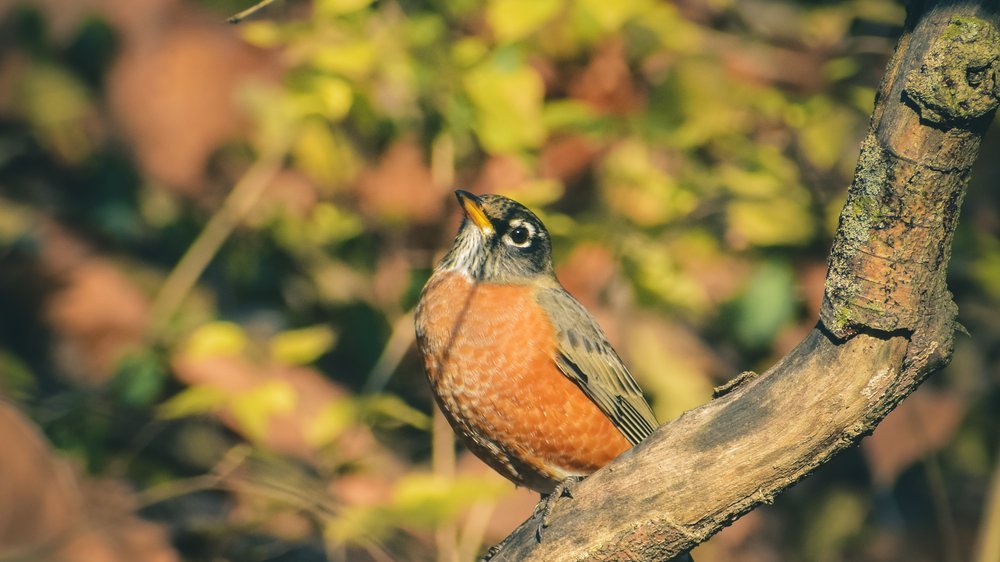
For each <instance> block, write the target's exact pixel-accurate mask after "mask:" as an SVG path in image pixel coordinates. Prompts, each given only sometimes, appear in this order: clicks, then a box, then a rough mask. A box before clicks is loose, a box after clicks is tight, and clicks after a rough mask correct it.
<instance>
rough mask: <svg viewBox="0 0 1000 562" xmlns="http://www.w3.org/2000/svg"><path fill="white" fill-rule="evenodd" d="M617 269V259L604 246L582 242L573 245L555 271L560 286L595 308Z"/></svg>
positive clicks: (584, 303)
mask: <svg viewBox="0 0 1000 562" xmlns="http://www.w3.org/2000/svg"><path fill="white" fill-rule="evenodd" d="M617 271H618V262H617V261H616V260H615V257H614V256H613V255H611V252H610V251H609V250H608V249H607V248H605V247H604V246H601V245H598V244H593V243H586V242H585V243H582V244H579V245H578V246H576V247H575V248H573V251H572V252H570V254H569V256H567V257H566V259H565V260H563V261H562V263H560V264H559V267H558V268H557V269H556V272H557V273H558V276H559V281H560V282H561V283H562V284H563V287H565V288H566V290H567V291H569V293H570V294H571V295H573V296H574V297H576V299H577V300H578V301H580V302H581V303H582V304H583V305H584V307H586V308H588V309H596V308H597V307H598V303H599V300H600V299H599V297H600V294H601V292H602V291H603V290H605V289H606V288H607V286H608V284H609V283H611V280H612V278H613V277H614V275H615V273H616V272H617Z"/></svg>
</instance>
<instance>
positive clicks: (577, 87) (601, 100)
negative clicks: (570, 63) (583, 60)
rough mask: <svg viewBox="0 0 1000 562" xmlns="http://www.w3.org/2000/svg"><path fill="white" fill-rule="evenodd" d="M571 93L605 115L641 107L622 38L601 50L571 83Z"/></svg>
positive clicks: (640, 98)
mask: <svg viewBox="0 0 1000 562" xmlns="http://www.w3.org/2000/svg"><path fill="white" fill-rule="evenodd" d="M569 93H570V95H571V96H572V97H574V98H577V99H580V100H583V101H585V102H587V103H588V104H590V105H591V106H593V107H594V108H595V109H597V110H599V111H603V112H606V113H613V114H623V113H629V112H631V111H635V110H637V109H639V108H640V107H641V106H642V104H643V101H644V100H643V98H642V95H641V94H640V93H639V91H638V90H637V89H636V87H635V83H634V80H633V78H632V70H631V69H630V68H629V67H628V61H626V60H625V42H624V41H623V40H622V39H621V37H615V38H614V39H612V40H610V41H608V42H607V43H605V44H604V45H601V46H600V47H598V49H597V51H596V52H595V53H594V58H593V59H591V61H590V64H588V65H587V67H586V68H585V69H584V70H583V72H581V73H580V74H579V75H577V76H576V77H575V78H573V80H572V82H570V86H569Z"/></svg>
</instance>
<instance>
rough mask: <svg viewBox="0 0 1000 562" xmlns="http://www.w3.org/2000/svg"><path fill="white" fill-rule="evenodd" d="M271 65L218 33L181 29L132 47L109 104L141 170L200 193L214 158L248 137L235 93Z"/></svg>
mask: <svg viewBox="0 0 1000 562" xmlns="http://www.w3.org/2000/svg"><path fill="white" fill-rule="evenodd" d="M268 64H269V59H268V57H267V56H266V55H265V54H264V53H263V52H261V51H258V50H256V49H253V48H251V47H249V46H247V45H246V44H245V43H243V42H242V41H240V40H239V39H237V38H236V36H235V34H234V33H232V32H227V31H226V30H225V28H223V27H219V26H214V25H177V26H174V27H168V28H167V29H165V30H159V31H158V32H156V33H150V34H148V35H147V36H143V37H142V38H141V39H140V40H137V41H136V42H134V43H130V44H128V48H127V49H125V51H124V52H123V53H122V54H121V56H119V57H118V58H117V59H116V62H115V64H114V66H113V67H112V69H111V72H110V74H109V76H108V97H109V100H110V107H111V110H112V112H113V113H114V115H115V117H116V118H117V119H118V121H119V122H120V123H121V126H122V129H123V130H124V132H125V134H126V135H127V136H128V137H129V140H130V145H131V147H132V149H133V150H134V152H135V154H136V157H137V158H138V160H139V163H140V164H141V165H142V167H143V168H144V170H145V171H146V172H147V173H148V174H150V175H152V176H154V177H155V178H157V179H159V180H160V181H161V182H164V183H165V184H166V185H167V187H169V188H173V189H176V190H178V191H180V192H182V193H186V194H189V195H191V194H195V193H197V192H198V191H199V190H200V189H201V187H202V184H203V182H204V173H205V165H206V163H207V161H208V158H209V156H210V155H211V154H212V152H213V151H214V150H216V148H218V146H219V145H220V144H221V143H222V142H223V141H225V140H227V139H230V138H235V137H236V136H237V135H238V134H239V133H240V132H241V131H242V129H243V121H244V116H243V115H242V113H241V111H240V109H239V104H238V103H236V102H237V96H236V94H237V92H238V91H239V89H240V88H241V87H242V85H243V84H245V83H247V82H248V81H249V80H250V79H256V80H262V79H264V78H265V76H266V74H267V72H266V70H267V67H268Z"/></svg>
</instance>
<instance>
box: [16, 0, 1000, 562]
mask: <svg viewBox="0 0 1000 562" xmlns="http://www.w3.org/2000/svg"><path fill="white" fill-rule="evenodd" d="M246 7H247V5H246V3H244V2H236V1H235V0H160V1H158V2H152V1H150V2H125V1H124V0H121V1H114V0H112V1H101V2H98V1H97V0H84V1H82V2H74V3H70V4H66V3H63V2H59V1H58V0H37V1H34V2H30V3H24V4H21V3H18V2H14V3H6V4H5V5H4V6H3V7H0V392H2V395H3V396H4V397H5V399H7V400H10V401H13V402H14V403H16V404H17V405H18V406H19V407H20V408H21V409H22V410H23V411H25V412H26V413H27V414H28V415H29V416H30V417H31V419H32V420H33V421H34V422H35V423H37V424H38V425H39V426H40V427H41V428H42V430H43V431H44V432H45V434H46V436H47V437H48V438H49V440H50V441H51V442H52V443H53V444H54V446H55V447H56V448H57V449H58V450H59V451H60V453H62V454H64V455H66V456H68V457H69V458H73V459H76V460H77V461H79V464H80V465H81V466H83V467H85V471H86V472H87V473H88V474H89V475H90V476H92V477H101V478H110V479H118V480H121V481H124V482H127V483H129V484H130V485H131V486H132V487H133V488H134V489H135V490H137V491H138V492H137V493H138V497H139V499H140V502H139V504H140V506H141V507H142V508H143V510H142V514H143V515H144V516H145V517H147V518H149V519H152V520H154V521H158V522H160V523H162V524H163V525H164V526H165V528H166V529H168V530H169V532H170V534H171V537H172V539H173V546H174V548H175V549H176V551H177V552H178V553H179V555H180V556H182V557H183V558H185V559H190V560H219V559H236V560H250V559H268V560H288V561H293V560H321V559H324V558H327V559H331V560H348V559H350V560H379V561H381V560H392V559H407V560H430V559H437V560H453V559H464V558H471V557H472V556H473V555H474V554H475V553H477V552H480V551H481V549H482V548H483V547H485V546H486V545H488V544H490V543H492V542H495V541H496V540H498V539H499V538H501V537H502V536H504V535H506V533H507V532H508V531H510V530H511V529H512V528H513V527H514V526H515V525H516V523H517V522H518V521H519V520H520V519H521V518H523V517H525V516H527V515H528V513H530V509H531V507H532V505H533V495H532V494H530V493H527V492H525V491H524V490H520V491H515V490H514V489H513V488H512V486H510V485H509V484H507V483H505V481H503V480H502V479H501V478H500V477H499V476H497V475H495V474H493V473H492V472H491V471H489V470H488V469H487V468H485V467H484V466H482V465H481V464H480V463H478V461H476V460H475V459H473V458H471V457H470V456H469V455H468V454H467V453H465V452H463V451H461V450H460V449H459V450H458V460H457V462H453V461H451V460H450V458H451V456H450V455H451V454H452V453H453V452H454V451H452V450H451V449H450V448H449V447H448V446H447V444H446V443H448V442H449V441H448V439H449V436H448V435H443V436H442V435H436V436H435V435H434V431H435V430H434V429H433V428H434V427H437V426H436V425H435V424H434V423H432V416H433V408H434V406H433V404H432V400H431V398H430V395H429V393H428V389H427V388H426V383H425V382H424V380H423V374H422V372H421V367H420V363H419V360H418V358H417V357H415V355H414V351H413V349H412V345H411V344H412V337H413V334H412V318H411V316H410V314H409V312H410V310H411V309H412V307H413V305H414V304H415V302H416V300H417V298H418V295H419V291H420V288H421V287H422V285H423V283H424V281H425V280H426V278H427V276H428V275H429V270H430V268H431V267H432V265H433V263H434V260H435V259H436V258H437V257H438V256H439V255H440V253H441V251H442V250H443V249H444V248H445V247H446V246H447V245H448V243H449V240H450V237H451V235H452V234H453V233H454V230H455V227H456V225H457V220H458V213H457V210H456V208H455V205H454V203H453V199H451V195H450V190H451V189H454V188H458V187H462V188H468V189H471V190H472V191H475V192H480V193H482V192H500V193H504V194H507V195H510V196H512V197H515V198H516V199H518V200H520V201H522V202H524V203H526V204H528V205H530V206H532V207H533V208H534V209H535V210H536V211H538V213H539V214H540V216H541V217H542V218H543V220H544V221H545V222H546V224H547V225H548V226H549V227H550V230H551V231H552V234H553V237H554V248H555V254H556V260H557V267H558V270H559V275H560V278H561V280H562V281H563V283H564V284H565V285H566V287H567V288H568V289H569V290H570V291H571V292H572V293H573V294H574V295H576V296H577V297H578V298H579V299H580V300H581V301H582V302H583V303H584V304H585V305H586V306H587V307H588V308H589V309H590V310H592V311H593V312H594V313H595V314H596V316H597V317H598V318H599V320H600V321H601V323H602V325H604V327H605V328H606V330H607V331H608V332H609V335H610V337H611V339H612V340H613V342H614V343H615V345H616V347H617V348H618V349H619V350H620V351H621V353H622V355H623V356H624V357H625V358H626V362H627V363H628V364H630V365H633V366H634V371H635V374H636V376H637V377H638V378H639V379H640V382H641V383H642V385H643V387H644V388H646V389H647V391H648V392H649V397H650V399H651V401H652V403H653V404H654V407H655V409H656V411H657V413H658V415H659V416H660V417H661V418H662V419H663V420H664V421H666V420H668V419H670V418H673V417H676V416H677V415H679V414H680V413H682V412H683V411H684V410H686V409H690V408H692V407H694V406H696V405H698V404H700V403H703V402H705V401H706V400H708V399H709V396H710V393H711V388H712V387H713V386H714V385H717V384H720V383H722V382H724V381H725V380H727V379H729V378H731V377H732V376H734V375H735V374H736V373H739V372H740V371H742V370H745V369H765V368H767V366H769V365H770V364H772V363H773V362H774V361H775V360H776V359H777V358H779V357H780V356H781V355H783V354H784V353H785V352H787V351H788V350H789V349H790V348H791V347H792V346H794V345H795V344H796V343H797V342H798V340H799V339H800V338H801V337H802V336H803V335H804V334H805V333H806V332H807V331H808V330H809V329H810V328H811V327H812V325H813V324H814V322H815V319H816V318H817V312H818V307H819V302H820V298H821V294H822V284H823V277H824V273H825V259H826V252H827V250H828V247H829V242H830V237H831V235H832V233H833V230H834V228H835V226H836V217H837V214H838V212H839V209H840V205H841V203H842V201H843V199H844V192H845V189H846V187H847V185H848V184H849V181H850V177H851V173H852V171H853V168H854V165H855V162H856V158H857V153H858V146H859V141H860V139H861V138H862V136H863V133H864V130H865V127H866V125H867V120H868V115H869V112H870V110H871V108H872V107H873V98H874V88H875V87H876V85H877V83H878V80H879V79H880V77H881V73H882V71H883V68H884V66H885V64H886V62H887V60H888V56H889V54H890V53H891V49H892V46H893V43H894V41H895V38H896V37H897V36H898V34H899V32H900V30H901V24H902V21H903V19H904V15H905V14H904V10H903V8H902V7H901V6H900V5H898V4H896V3H895V2H892V1H889V0H863V1H862V0H855V1H843V2H818V3H817V2H804V1H798V2H796V1H792V0H787V1H782V0H748V1H743V2H733V1H731V0H679V1H678V2H675V3H664V2H658V1H655V0H619V1H617V2H607V1H598V0H488V1H486V2H472V1H470V0H455V1H449V2H444V1H440V0H392V1H383V0H314V1H313V2H306V1H303V0H288V1H287V2H277V3H274V4H272V5H271V6H270V7H268V8H267V9H266V10H264V11H263V12H262V13H260V14H258V15H257V16H255V17H254V18H252V19H251V20H250V21H247V22H245V23H244V24H241V25H240V26H238V27H231V26H225V25H224V24H222V23H221V22H222V20H223V19H224V18H225V17H227V16H229V15H231V14H233V13H235V12H237V11H239V10H242V9H243V8H246ZM994 132H995V131H994ZM998 143H1000V141H998V140H997V136H996V135H994V136H992V137H990V138H988V139H987V141H986V144H985V145H984V149H983V152H984V154H990V153H996V150H997V149H998ZM982 160H983V162H981V163H980V165H979V167H978V168H977V169H976V170H975V172H974V174H973V185H972V186H971V189H970V193H969V196H968V199H967V201H966V204H965V209H964V211H963V213H964V214H963V221H962V223H961V226H960V230H959V233H958V236H957V239H956V244H955V252H954V260H953V265H952V268H951V272H950V274H951V286H952V288H953V291H954V292H955V295H956V300H957V301H958V303H959V306H960V310H961V317H960V320H961V322H962V323H963V324H964V325H965V326H967V327H968V329H969V331H970V332H971V333H972V334H973V335H974V337H973V338H972V339H971V340H970V339H964V340H961V341H960V342H959V344H958V349H957V351H956V356H955V361H954V364H953V365H952V366H951V367H949V369H947V370H946V371H945V373H944V374H942V375H939V376H936V377H935V378H934V379H933V380H932V381H931V382H930V383H929V384H928V385H927V386H928V387H929V388H928V389H922V390H921V391H919V392H918V393H917V395H915V396H914V398H913V399H911V400H908V401H906V402H905V403H904V405H903V407H901V408H900V410H899V411H898V412H896V413H894V414H893V416H892V417H890V420H896V421H894V422H890V420H887V422H886V424H885V426H884V427H883V428H881V429H880V430H879V431H877V432H876V434H875V435H874V436H873V437H872V438H870V439H869V440H867V441H866V442H865V446H864V447H862V448H859V449H857V450H852V451H850V452H848V453H845V454H844V455H842V456H841V457H840V458H838V459H836V460H835V461H834V462H832V463H830V464H829V465H828V466H826V467H824V468H823V469H822V470H820V471H819V472H818V473H817V474H816V475H815V476H814V477H812V478H810V479H808V480H807V481H806V482H804V483H802V484H800V485H799V486H797V487H796V488H795V489H794V490H791V491H790V492H788V493H786V494H785V495H783V496H782V497H780V498H779V499H778V500H777V502H776V504H775V505H774V506H772V507H770V508H766V509H761V510H757V511H755V512H753V513H751V514H750V515H748V516H747V517H745V518H743V519H741V520H740V521H738V522H737V523H736V524H735V525H734V526H732V527H731V528H729V529H727V530H725V531H723V532H722V533H721V534H719V535H718V536H716V537H714V538H713V539H712V540H710V541H709V542H708V543H706V544H705V545H704V546H703V547H701V548H700V549H699V551H698V552H697V558H698V560H699V561H700V562H706V561H708V562H710V561H712V560H747V561H757V560H760V561H766V560H885V561H889V560H917V561H919V560H945V559H948V558H947V557H948V556H949V555H951V556H958V557H959V559H966V558H968V557H969V556H970V552H971V548H972V547H971V545H972V544H973V543H974V541H975V538H976V536H977V533H978V531H977V528H976V525H977V522H978V518H979V513H980V509H981V508H982V497H983V495H984V490H985V489H986V487H987V485H988V483H989V475H990V473H991V471H992V470H993V467H994V466H995V465H996V463H997V458H996V455H997V450H996V444H997V443H998V442H1000V432H998V431H997V428H998V427H1000V419H998V415H1000V414H998V412H1000V407H998V404H1000V392H998V385H997V382H998V380H1000V354H998V352H997V350H998V349H1000V341H998V340H1000V322H998V320H997V318H1000V316H998V315H997V314H996V307H997V305H998V304H1000V243H998V242H997V239H998V238H997V234H998V231H1000V215H998V209H1000V205H998V201H997V197H998V195H997V190H991V189H989V187H994V186H995V184H996V178H997V177H1000V169H998V162H997V161H996V159H994V158H983V159H982ZM236 185H240V186H243V187H241V188H240V189H233V186H236ZM223 209H225V211H223ZM219 217H221V218H219ZM212 221H215V224H216V226H213V227H209V228H206V225H210V224H213V223H212ZM213 229H217V230H215V232H216V235H217V236H216V238H217V240H216V241H217V244H216V245H214V246H213V245H211V244H208V245H199V244H197V243H196V241H199V240H204V238H202V239H199V237H200V236H203V234H202V233H203V232H207V231H212V230H213ZM220 233H221V234H220ZM205 236H207V235H205ZM185 255H187V256H188V258H186V259H185V261H181V258H182V257H184V256H185ZM192 256H193V257H194V259H190V258H191V257H192ZM200 263H204V264H206V265H205V266H204V267H203V266H201V265H199V264H200ZM172 273H173V275H172ZM177 274H185V275H190V276H191V279H197V284H196V285H195V286H194V287H193V288H191V289H190V290H189V289H188V288H187V287H186V286H185V285H184V283H181V282H178V281H177V278H178V277H183V275H177ZM173 303H179V304H173ZM831 384H835V381H831ZM922 394H926V396H925V397H923V398H919V397H920V396H921V395H922ZM900 420H902V421H900ZM435 437H436V439H435ZM10 439H13V438H10ZM432 442H433V443H435V444H434V445H432ZM16 446H17V443H13V442H11V443H6V444H5V450H14V449H13V448H14V447H16ZM928 459H931V460H928ZM928 462H930V463H931V464H929V465H928V464H925V463H928ZM928 466H936V467H937V470H936V471H935V470H929V469H927V467H928ZM934 474H938V475H939V477H936V476H934ZM42 484H43V483H31V482H25V483H24V486H25V487H30V486H32V485H42ZM941 498H944V500H943V501H942V500H941ZM945 535H954V536H952V537H951V538H950V541H949V540H946V539H945V538H943V537H944V536H945ZM949 544H956V545H958V546H957V548H958V552H957V553H955V552H949V548H951V547H949V546H947V545H949ZM123 559H128V558H123Z"/></svg>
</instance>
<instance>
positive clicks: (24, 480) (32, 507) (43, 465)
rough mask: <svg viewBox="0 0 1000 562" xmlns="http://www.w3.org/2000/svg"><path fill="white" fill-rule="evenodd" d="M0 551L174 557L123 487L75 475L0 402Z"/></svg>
mask: <svg viewBox="0 0 1000 562" xmlns="http://www.w3.org/2000/svg"><path fill="white" fill-rule="evenodd" d="M0 449H2V450H3V451H4V454H3V455H0V474H2V475H3V477H2V478H0V497H3V502H0V558H2V559H4V560H34V561H38V562H76V561H80V560H86V561H87V562H129V561H132V560H148V561H150V562H176V561H178V560H179V558H178V557H177V554H176V553H175V552H174V551H173V549H172V547H171V546H170V543H169V540H168V539H167V534H166V532H165V531H164V529H163V528H162V527H160V526H159V525H155V524H153V523H150V522H147V521H143V520H142V519H139V518H137V517H136V516H135V515H134V514H133V510H134V506H133V501H132V497H131V493H130V492H129V490H128V489H127V488H126V487H125V486H124V485H123V484H122V483H120V482H117V481H114V480H110V479H108V480H100V481H98V480H92V479H89V478H87V477H83V476H78V475H77V474H75V473H74V471H73V469H72V468H71V467H70V466H69V465H68V464H67V463H66V462H65V461H63V460H61V459H59V458H57V457H55V456H54V455H53V453H52V451H51V450H50V448H49V445H48V443H47V442H46V441H45V440H44V438H43V437H42V435H41V434H40V433H39V432H38V431H37V429H36V428H35V427H34V426H33V424H32V423H31V422H30V421H28V420H27V419H25V417H24V416H23V415H22V414H21V413H20V412H18V411H17V410H16V409H15V408H14V407H13V406H12V405H10V404H8V403H5V402H2V401H0Z"/></svg>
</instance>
